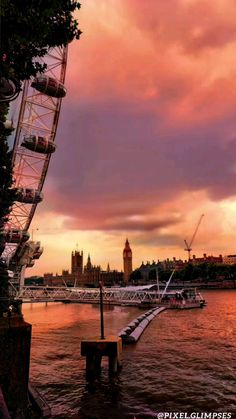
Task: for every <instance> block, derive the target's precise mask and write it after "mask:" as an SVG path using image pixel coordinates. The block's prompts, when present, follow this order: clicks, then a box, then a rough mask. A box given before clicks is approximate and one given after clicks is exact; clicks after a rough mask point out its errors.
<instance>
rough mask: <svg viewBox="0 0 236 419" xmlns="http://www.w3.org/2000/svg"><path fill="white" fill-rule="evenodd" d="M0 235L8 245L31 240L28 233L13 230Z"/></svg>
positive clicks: (3, 231)
mask: <svg viewBox="0 0 236 419" xmlns="http://www.w3.org/2000/svg"><path fill="white" fill-rule="evenodd" d="M0 235H3V236H4V238H5V240H6V242H7V243H20V242H21V241H22V242H26V241H27V240H29V238H30V235H29V233H28V232H27V231H23V230H18V229H11V230H2V231H0Z"/></svg>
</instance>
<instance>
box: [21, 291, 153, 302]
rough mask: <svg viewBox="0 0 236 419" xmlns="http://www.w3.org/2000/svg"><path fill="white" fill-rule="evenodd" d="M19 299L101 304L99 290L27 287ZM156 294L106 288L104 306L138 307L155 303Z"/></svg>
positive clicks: (25, 300) (24, 300)
mask: <svg viewBox="0 0 236 419" xmlns="http://www.w3.org/2000/svg"><path fill="white" fill-rule="evenodd" d="M16 297H17V298H21V299H22V300H23V302H25V303H26V302H31V303H33V302H50V301H52V302H56V301H63V302H77V303H99V289H97V288H94V289H88V288H87V289H86V288H66V287H48V286H46V287H42V286H25V287H23V288H22V289H21V290H20V291H19V292H18V293H17V296H16ZM156 298H157V294H156V292H153V291H147V290H126V289H125V288H104V290H103V301H104V304H117V305H138V304H140V303H141V302H142V301H150V303H151V302H153V303H154V302H155V300H156Z"/></svg>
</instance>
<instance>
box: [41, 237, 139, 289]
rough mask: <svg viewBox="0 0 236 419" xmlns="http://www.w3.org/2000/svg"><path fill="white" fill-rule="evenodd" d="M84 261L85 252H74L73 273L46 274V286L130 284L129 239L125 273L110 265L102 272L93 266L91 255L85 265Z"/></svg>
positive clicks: (130, 259)
mask: <svg viewBox="0 0 236 419" xmlns="http://www.w3.org/2000/svg"><path fill="white" fill-rule="evenodd" d="M83 259H84V252H83V251H79V250H75V251H73V252H72V253H71V272H69V270H63V271H62V274H61V275H58V274H56V275H53V273H45V274H44V285H49V286H67V287H68V286H70V287H71V286H77V287H83V286H85V287H97V286H98V284H99V282H100V281H102V282H103V284H104V285H105V286H112V285H121V284H124V283H128V281H129V277H130V274H131V272H132V250H131V248H130V245H129V242H128V239H127V240H126V242H125V247H124V250H123V266H124V272H119V271H117V270H111V269H110V265H109V263H108V265H107V269H106V270H105V271H104V270H102V268H101V266H96V265H92V262H91V258H90V254H88V257H87V262H86V264H85V265H84V261H83Z"/></svg>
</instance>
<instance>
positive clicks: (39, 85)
mask: <svg viewBox="0 0 236 419" xmlns="http://www.w3.org/2000/svg"><path fill="white" fill-rule="evenodd" d="M31 86H32V87H33V88H34V89H36V90H38V91H39V92H40V93H44V94H45V95H47V96H52V97H56V98H62V97H64V96H65V95H66V88H65V86H64V85H63V84H62V83H61V82H60V81H58V80H56V79H54V78H53V77H49V76H46V75H45V74H44V75H41V76H38V77H35V78H34V80H33V81H32V83H31Z"/></svg>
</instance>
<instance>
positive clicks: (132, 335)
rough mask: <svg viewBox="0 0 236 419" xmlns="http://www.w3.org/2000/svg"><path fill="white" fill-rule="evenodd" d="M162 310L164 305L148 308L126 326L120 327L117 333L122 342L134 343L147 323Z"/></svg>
mask: <svg viewBox="0 0 236 419" xmlns="http://www.w3.org/2000/svg"><path fill="white" fill-rule="evenodd" d="M164 310H166V307H155V308H152V309H151V310H148V311H147V312H146V313H144V314H142V315H141V316H139V317H137V319H135V320H133V321H132V322H130V323H129V324H128V326H127V327H125V328H124V329H122V330H121V331H120V333H119V336H120V337H121V339H122V342H123V343H136V342H137V341H138V340H139V338H140V336H141V334H142V333H143V331H144V330H145V329H146V327H147V326H148V325H149V323H150V322H151V321H152V320H153V319H154V318H155V317H156V316H157V315H158V314H160V313H161V312H162V311H164Z"/></svg>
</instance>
